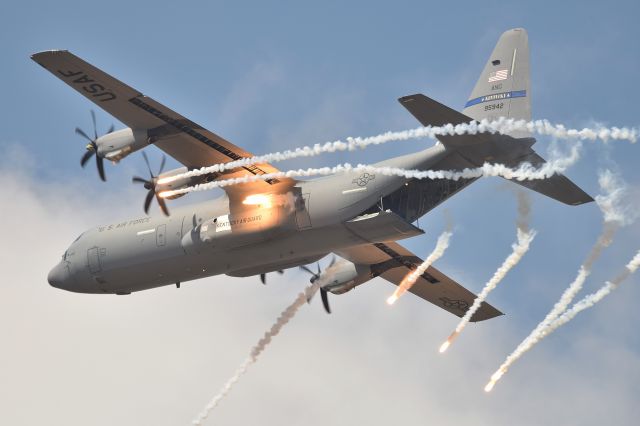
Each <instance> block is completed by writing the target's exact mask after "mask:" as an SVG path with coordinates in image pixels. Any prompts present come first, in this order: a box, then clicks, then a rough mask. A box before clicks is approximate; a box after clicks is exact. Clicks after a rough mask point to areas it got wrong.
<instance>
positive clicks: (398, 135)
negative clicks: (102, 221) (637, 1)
mask: <svg viewBox="0 0 640 426" xmlns="http://www.w3.org/2000/svg"><path fill="white" fill-rule="evenodd" d="M513 131H526V132H529V133H537V134H539V135H545V136H552V137H554V138H557V139H565V140H577V141H584V140H590V141H595V140H602V141H604V142H608V141H609V140H626V141H629V142H631V143H635V142H636V141H637V139H638V136H639V135H640V131H639V130H638V129H636V128H627V127H622V128H618V127H603V126H598V127H595V128H584V129H582V130H578V129H567V128H565V126H563V125H562V124H552V123H550V122H549V121H547V120H535V121H524V120H514V119H512V118H504V117H501V118H499V119H498V120H495V121H488V120H486V119H485V120H481V121H479V122H478V121H472V122H470V123H462V124H457V125H453V124H445V125H443V126H427V127H418V128H415V129H410V130H403V131H398V132H386V133H382V134H379V135H376V136H369V137H365V138H362V137H355V138H354V137H348V138H346V142H345V141H342V140H337V141H333V142H325V143H324V144H315V145H313V146H311V147H310V146H304V147H301V148H296V149H294V150H287V151H282V152H275V153H270V154H264V155H259V156H254V157H249V158H243V159H241V160H236V161H231V162H228V163H220V164H214V165H212V166H208V167H202V168H200V169H196V170H190V171H188V172H186V173H181V174H178V175H175V176H169V177H166V178H162V179H160V181H159V183H161V184H164V183H169V182H173V181H175V180H178V179H182V178H188V177H193V176H201V175H205V174H209V173H218V172H222V171H224V170H231V169H234V168H237V167H244V166H249V165H252V164H260V163H274V162H278V161H284V160H291V159H294V158H299V157H312V156H316V155H320V154H323V153H332V152H338V151H354V150H356V149H358V148H360V149H364V148H366V147H368V146H370V145H379V144H383V143H387V142H393V141H405V140H409V139H421V138H432V139H433V138H435V137H436V136H453V135H463V134H470V135H475V134H478V133H484V132H488V133H502V134H508V133H510V132H513Z"/></svg>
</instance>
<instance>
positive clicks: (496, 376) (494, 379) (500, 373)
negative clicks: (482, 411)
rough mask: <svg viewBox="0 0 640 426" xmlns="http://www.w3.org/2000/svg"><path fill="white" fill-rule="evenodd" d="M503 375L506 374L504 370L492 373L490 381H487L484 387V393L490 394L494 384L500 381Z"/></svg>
mask: <svg viewBox="0 0 640 426" xmlns="http://www.w3.org/2000/svg"><path fill="white" fill-rule="evenodd" d="M504 373H506V370H498V371H496V372H495V373H493V375H492V376H491V380H489V383H487V385H486V386H485V387H484V391H485V392H491V390H492V389H493V387H494V386H495V385H496V382H497V381H498V380H500V378H501V377H502V376H503V375H504Z"/></svg>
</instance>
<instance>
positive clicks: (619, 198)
mask: <svg viewBox="0 0 640 426" xmlns="http://www.w3.org/2000/svg"><path fill="white" fill-rule="evenodd" d="M598 182H599V184H600V188H601V190H602V191H603V194H601V195H598V196H597V197H596V202H597V203H598V206H599V207H600V209H601V211H602V214H603V219H604V224H603V228H602V232H601V234H600V236H599V237H598V239H597V241H596V243H595V244H594V245H593V247H592V248H591V250H590V251H589V254H588V255H587V258H586V259H585V261H584V263H583V264H582V265H581V266H580V268H579V269H578V274H577V276H576V278H575V279H574V280H573V282H572V283H571V284H570V285H569V287H568V288H567V289H566V290H565V291H564V292H563V294H562V296H560V299H559V300H558V301H557V302H556V303H555V305H554V306H553V308H552V309H551V311H549V313H548V314H547V315H546V316H545V318H544V319H543V320H542V321H541V322H540V323H539V324H538V325H537V326H536V328H535V329H534V330H533V331H532V332H531V333H530V334H529V336H527V338H526V339H524V340H523V341H522V342H521V343H520V344H519V345H518V347H517V348H516V350H515V351H514V352H513V353H512V354H511V355H509V356H508V357H507V359H506V360H505V361H504V362H503V363H502V365H501V366H500V367H499V368H498V370H497V371H496V372H495V373H494V374H493V375H492V376H491V380H490V381H489V383H488V384H487V386H486V387H485V391H487V392H488V391H490V390H491V389H493V386H494V385H495V383H496V382H497V381H498V380H499V379H500V378H501V377H502V376H503V375H504V373H506V372H507V370H508V369H509V367H510V366H511V365H513V363H514V362H516V361H517V360H518V359H519V358H520V357H522V355H524V354H525V353H526V352H527V351H529V350H530V349H531V348H532V347H533V346H534V345H535V344H536V343H537V342H539V341H540V338H541V337H540V336H541V335H542V334H543V333H544V330H545V329H546V328H547V327H548V326H549V325H550V324H551V323H552V322H554V321H555V320H556V319H557V318H558V317H559V316H560V315H561V314H562V313H563V312H565V311H566V310H567V308H568V306H569V305H570V304H571V302H572V301H573V299H574V298H575V296H576V295H577V294H578V293H579V292H580V290H581V289H582V287H583V285H584V282H585V281H586V279H587V277H588V276H589V274H590V273H591V269H592V267H593V264H594V263H595V262H596V261H597V260H598V259H599V258H600V255H601V254H602V250H604V249H605V248H606V247H608V246H609V245H610V244H611V242H612V241H613V237H614V235H615V233H616V231H617V230H618V228H619V227H620V226H622V225H627V224H629V223H631V222H632V221H633V220H634V219H635V213H631V211H630V209H629V207H628V206H627V205H625V203H624V201H625V199H627V192H628V189H627V186H626V184H625V183H624V182H623V181H622V180H621V179H620V178H618V177H617V176H616V175H614V174H613V173H612V172H611V171H609V170H605V171H604V172H601V173H600V176H599V179H598Z"/></svg>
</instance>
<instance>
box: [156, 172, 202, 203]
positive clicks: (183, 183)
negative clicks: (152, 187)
mask: <svg viewBox="0 0 640 426" xmlns="http://www.w3.org/2000/svg"><path fill="white" fill-rule="evenodd" d="M188 170H189V169H187V168H186V167H178V168H177V169H173V170H169V171H168V172H164V173H162V174H160V176H158V178H157V179H158V180H157V182H156V191H157V192H158V193H162V192H164V191H173V190H176V189H182V188H188V187H190V186H193V185H196V184H198V183H201V181H202V179H201V178H200V177H195V178H194V177H190V178H189V177H186V178H180V179H176V180H171V181H169V182H164V181H163V180H164V179H165V178H168V177H172V176H176V175H181V174H183V173H186V172H187V171H188ZM183 195H184V194H177V195H172V196H170V197H164V198H166V199H168V200H174V199H176V198H180V197H182V196H183Z"/></svg>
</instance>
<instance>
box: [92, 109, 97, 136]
mask: <svg viewBox="0 0 640 426" xmlns="http://www.w3.org/2000/svg"><path fill="white" fill-rule="evenodd" d="M91 121H92V122H93V134H94V135H95V136H94V137H93V140H94V141H95V140H96V139H98V126H97V125H96V112H95V111H94V110H91Z"/></svg>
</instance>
